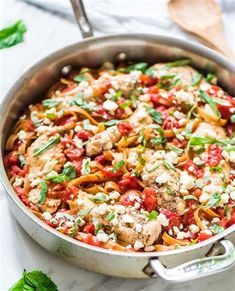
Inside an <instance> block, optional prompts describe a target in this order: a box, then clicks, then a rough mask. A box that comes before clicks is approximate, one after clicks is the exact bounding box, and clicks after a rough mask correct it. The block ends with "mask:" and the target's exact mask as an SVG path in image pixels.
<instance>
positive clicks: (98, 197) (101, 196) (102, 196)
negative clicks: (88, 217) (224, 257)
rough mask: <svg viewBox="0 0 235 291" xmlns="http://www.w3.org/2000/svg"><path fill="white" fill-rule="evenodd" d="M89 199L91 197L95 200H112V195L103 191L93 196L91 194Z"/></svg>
mask: <svg viewBox="0 0 235 291" xmlns="http://www.w3.org/2000/svg"><path fill="white" fill-rule="evenodd" d="M89 199H91V200H92V201H94V202H108V201H109V200H110V197H109V195H107V194H105V193H103V192H98V193H96V194H95V195H93V196H89Z"/></svg>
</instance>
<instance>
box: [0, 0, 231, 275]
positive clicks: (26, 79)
mask: <svg viewBox="0 0 235 291" xmlns="http://www.w3.org/2000/svg"><path fill="white" fill-rule="evenodd" d="M72 2H73V3H74V2H75V1H72ZM79 2H80V1H79ZM78 4H80V5H81V2H80V3H78ZM80 8H81V6H80ZM79 13H80V16H78V19H79V23H80V25H81V30H82V32H83V35H84V36H91V30H90V28H89V23H88V22H87V18H86V16H85V14H84V10H83V9H80V10H79ZM123 53H124V54H125V55H126V56H127V58H128V60H133V61H146V62H149V63H156V62H159V61H169V60H174V59H178V58H182V57H189V58H191V59H192V62H193V65H194V66H195V67H196V68H198V69H200V70H202V71H212V72H216V73H217V75H218V78H219V81H220V83H221V85H223V86H224V88H225V89H226V90H228V92H229V93H230V94H233V95H235V66H234V64H232V63H231V62H230V60H228V59H225V58H224V57H222V56H221V55H219V54H217V53H215V52H213V51H212V50H210V49H207V48H205V47H204V46H201V45H196V44H194V43H192V42H188V41H181V40H177V39H174V38H170V37H165V36H157V35H148V34H125V35H111V36H105V37H99V38H88V39H86V40H83V41H81V42H79V43H77V44H74V45H71V46H68V47H65V48H63V49H61V50H59V51H57V52H55V53H53V54H51V55H49V56H48V57H46V58H44V59H42V60H41V61H40V62H38V63H37V64H35V65H33V66H32V67H31V68H30V69H29V70H28V71H27V72H25V73H24V74H22V76H21V77H20V78H19V79H18V80H17V81H16V82H15V84H14V85H13V86H12V87H11V89H10V90H9V92H8V93H7V94H6V96H5V98H4V100H3V102H2V106H1V110H0V116H1V122H0V144H1V159H0V176H1V180H2V183H3V185H4V187H5V189H6V191H7V193H8V194H7V197H8V200H9V206H10V208H11V210H12V213H13V214H14V216H15V217H16V219H17V220H18V222H19V223H20V224H21V226H22V227H23V228H24V229H25V231H26V232H27V233H28V234H29V235H30V236H31V237H32V238H33V239H35V240H36V241H37V242H38V243H39V244H40V245H41V246H43V247H44V248H46V249H47V250H49V251H50V252H52V253H54V254H57V255H59V256H61V257H63V258H64V259H65V260H67V261H69V262H71V263H73V264H75V265H77V266H80V267H82V268H85V269H87V270H90V271H94V272H98V273H102V274H106V275H112V276H121V277H134V278H144V277H147V276H149V277H153V276H158V275H159V276H161V277H163V278H165V279H166V280H170V281H185V280H191V279H195V278H199V277H203V276H207V275H210V274H213V273H216V272H220V271H223V270H225V269H227V268H229V267H230V266H232V265H233V264H234V262H235V251H234V244H235V226H232V227H230V228H229V229H227V230H225V231H223V232H222V233H220V234H219V235H217V236H215V237H213V238H211V239H209V240H207V241H204V242H202V243H199V244H196V245H194V246H191V247H184V248H181V249H176V250H173V251H165V252H153V253H122V252H116V251H111V250H105V249H101V248H97V247H94V246H90V245H87V244H84V243H82V242H78V241H76V240H74V239H71V238H69V237H67V236H64V235H62V234H60V233H59V232H57V231H55V230H54V229H52V228H50V227H49V226H47V225H46V224H44V223H43V222H42V221H41V220H39V219H38V218H37V217H36V216H34V215H33V214H32V213H30V212H29V211H28V209H27V208H26V207H25V206H24V205H23V203H22V202H21V201H20V200H19V199H18V197H17V196H16V194H15V192H14V190H13V188H12V186H11V185H10V183H9V181H8V178H7V176H6V172H5V169H4V166H3V160H2V157H3V154H4V147H5V142H6V139H7V136H8V134H9V132H10V130H11V128H12V126H13V124H14V123H15V121H16V119H17V117H18V116H19V114H20V112H21V111H22V110H23V109H24V108H25V107H26V106H27V105H28V104H30V103H32V102H35V101H36V100H37V98H40V97H41V96H42V95H43V93H45V92H46V90H47V89H48V88H49V87H50V86H51V85H52V84H53V83H54V82H56V81H57V79H58V78H59V77H60V75H61V72H63V73H65V71H66V69H65V67H66V68H68V67H67V66H68V65H72V66H82V65H83V66H91V67H96V66H99V65H101V64H102V63H103V62H105V61H110V62H115V61H116V59H117V57H118V56H119V57H120V54H122V55H123ZM181 264H183V265H181Z"/></svg>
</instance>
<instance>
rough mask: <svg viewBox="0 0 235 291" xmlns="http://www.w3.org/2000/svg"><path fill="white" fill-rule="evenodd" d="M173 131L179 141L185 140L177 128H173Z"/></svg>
mask: <svg viewBox="0 0 235 291" xmlns="http://www.w3.org/2000/svg"><path fill="white" fill-rule="evenodd" d="M172 131H173V132H174V134H175V136H176V138H177V139H178V140H179V141H183V140H184V137H183V135H182V134H180V133H179V132H178V130H177V129H176V128H172Z"/></svg>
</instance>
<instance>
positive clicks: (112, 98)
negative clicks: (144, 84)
mask: <svg viewBox="0 0 235 291" xmlns="http://www.w3.org/2000/svg"><path fill="white" fill-rule="evenodd" d="M122 94H123V92H122V90H118V91H117V92H115V94H113V95H112V97H111V98H110V100H112V101H114V102H115V101H117V100H118V99H119V98H120V97H121V96H122Z"/></svg>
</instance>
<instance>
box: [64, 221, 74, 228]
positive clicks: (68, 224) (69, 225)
mask: <svg viewBox="0 0 235 291" xmlns="http://www.w3.org/2000/svg"><path fill="white" fill-rule="evenodd" d="M65 225H66V226H67V227H72V226H73V225H74V223H73V221H66V222H65Z"/></svg>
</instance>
